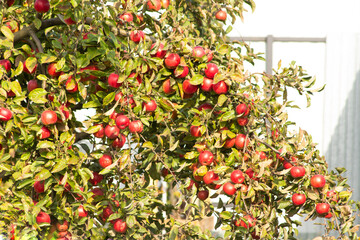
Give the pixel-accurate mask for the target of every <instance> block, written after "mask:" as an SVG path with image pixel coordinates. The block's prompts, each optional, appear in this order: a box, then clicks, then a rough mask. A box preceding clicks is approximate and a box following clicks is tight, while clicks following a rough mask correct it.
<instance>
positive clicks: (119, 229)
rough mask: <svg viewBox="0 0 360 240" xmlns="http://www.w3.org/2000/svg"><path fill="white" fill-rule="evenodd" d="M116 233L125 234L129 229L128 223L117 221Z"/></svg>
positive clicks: (115, 223)
mask: <svg viewBox="0 0 360 240" xmlns="http://www.w3.org/2000/svg"><path fill="white" fill-rule="evenodd" d="M113 227H114V231H115V232H118V233H125V232H126V229H127V225H126V222H125V221H124V220H122V219H116V220H115V221H114V222H113Z"/></svg>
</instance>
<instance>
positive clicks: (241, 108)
mask: <svg viewBox="0 0 360 240" xmlns="http://www.w3.org/2000/svg"><path fill="white" fill-rule="evenodd" d="M235 111H236V113H237V114H238V115H241V116H243V117H245V116H247V115H249V113H250V108H249V107H248V105H246V104H245V103H240V104H238V105H237V106H236V109H235Z"/></svg>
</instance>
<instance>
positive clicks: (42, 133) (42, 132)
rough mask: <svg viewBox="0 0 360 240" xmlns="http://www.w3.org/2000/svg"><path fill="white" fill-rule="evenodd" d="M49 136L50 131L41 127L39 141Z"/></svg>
mask: <svg viewBox="0 0 360 240" xmlns="http://www.w3.org/2000/svg"><path fill="white" fill-rule="evenodd" d="M50 136H51V132H50V130H49V129H48V128H47V127H45V126H43V127H42V128H41V130H40V139H45V138H48V137H50Z"/></svg>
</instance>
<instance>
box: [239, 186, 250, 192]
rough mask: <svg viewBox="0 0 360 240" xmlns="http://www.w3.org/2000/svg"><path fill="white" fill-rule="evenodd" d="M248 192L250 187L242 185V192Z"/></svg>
mask: <svg viewBox="0 0 360 240" xmlns="http://www.w3.org/2000/svg"><path fill="white" fill-rule="evenodd" d="M247 191H248V186H246V185H245V184H240V192H243V193H245V192H247Z"/></svg>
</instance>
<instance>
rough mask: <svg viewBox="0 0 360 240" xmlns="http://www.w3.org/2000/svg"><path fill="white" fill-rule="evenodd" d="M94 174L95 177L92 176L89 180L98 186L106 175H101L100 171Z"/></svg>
mask: <svg viewBox="0 0 360 240" xmlns="http://www.w3.org/2000/svg"><path fill="white" fill-rule="evenodd" d="M92 174H93V175H94V177H93V178H90V179H89V182H90V183H91V184H92V185H94V186H96V185H98V184H99V183H100V182H101V181H102V180H103V178H104V177H103V176H102V175H100V174H99V173H98V172H93V173H92Z"/></svg>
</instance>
